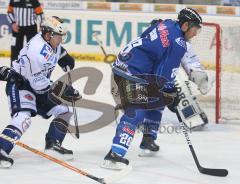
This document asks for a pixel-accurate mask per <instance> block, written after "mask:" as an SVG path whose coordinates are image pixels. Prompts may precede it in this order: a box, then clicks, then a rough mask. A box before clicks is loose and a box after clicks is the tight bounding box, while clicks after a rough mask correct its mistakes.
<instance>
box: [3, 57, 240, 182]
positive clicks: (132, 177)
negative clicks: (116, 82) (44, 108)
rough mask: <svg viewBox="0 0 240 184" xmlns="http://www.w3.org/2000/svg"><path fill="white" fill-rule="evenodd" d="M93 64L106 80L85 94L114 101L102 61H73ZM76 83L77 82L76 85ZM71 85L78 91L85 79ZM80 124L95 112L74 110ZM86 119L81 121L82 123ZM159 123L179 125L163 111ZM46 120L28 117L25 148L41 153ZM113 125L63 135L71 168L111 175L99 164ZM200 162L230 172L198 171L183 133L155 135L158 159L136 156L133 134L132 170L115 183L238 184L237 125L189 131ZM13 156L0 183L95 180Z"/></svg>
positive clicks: (18, 153) (21, 153)
mask: <svg viewBox="0 0 240 184" xmlns="http://www.w3.org/2000/svg"><path fill="white" fill-rule="evenodd" d="M0 65H1V66H2V65H7V60H6V59H1V64H0ZM81 66H92V67H97V69H99V70H101V71H103V73H104V80H103V82H102V83H101V85H100V87H99V88H98V90H97V92H96V94H95V95H85V94H83V98H88V99H92V100H96V101H102V102H106V103H109V104H114V103H113V99H112V97H111V95H110V92H109V90H108V87H109V82H110V80H109V75H110V69H109V66H107V65H106V64H100V63H86V62H80V63H77V67H81ZM62 74H63V72H62V71H61V70H60V69H59V68H58V69H56V71H55V72H54V73H53V76H54V78H55V79H57V78H58V77H59V76H61V75H62ZM78 82H79V83H78ZM78 82H76V83H75V84H74V86H75V87H76V88H78V89H79V90H80V92H81V93H82V91H81V89H82V85H84V82H85V81H84V80H81V81H78ZM4 88H5V82H0V90H1V94H2V95H1V99H0V107H1V109H0V117H1V123H0V129H1V130H3V128H4V127H5V126H6V125H7V124H8V122H9V120H10V115H9V111H8V105H7V98H6V95H5V89H4ZM78 112H79V113H78V118H79V122H80V124H84V123H86V122H89V121H90V119H91V120H92V119H94V117H97V116H98V115H99V113H96V111H95V112H94V111H85V112H84V110H82V109H81V110H80V109H78ZM83 122H84V123H83ZM163 122H164V123H166V124H168V125H169V124H170V125H174V127H175V126H177V119H176V118H175V115H174V114H172V113H170V112H169V111H166V112H165V113H164V117H163ZM49 123H50V120H44V119H41V118H40V117H36V118H32V125H31V127H30V128H29V130H28V131H27V132H26V133H25V134H24V135H23V137H22V139H21V141H22V142H23V143H25V144H27V145H29V146H32V147H34V148H36V149H39V150H41V151H43V149H44V145H45V143H44V138H45V133H46V132H47V130H48V126H49ZM115 127H116V125H115V123H114V122H113V123H112V124H110V125H108V126H107V127H105V128H102V129H100V130H97V131H94V132H90V133H86V134H81V136H80V139H79V140H76V139H73V138H72V137H71V136H70V135H67V136H66V139H65V140H64V146H65V147H67V148H69V149H72V150H73V151H74V160H73V161H71V162H68V163H69V164H72V165H73V166H75V167H77V168H79V169H82V170H84V171H87V172H89V173H90V174H92V175H96V176H99V177H104V176H110V175H111V174H113V173H114V172H113V171H108V170H104V169H102V168H100V167H99V165H100V164H101V162H102V160H103V157H104V156H105V155H106V153H107V152H108V151H109V149H110V146H111V141H112V138H113V135H114V133H115ZM190 138H191V141H192V143H193V146H194V149H195V151H196V153H197V155H198V158H199V161H200V163H201V164H202V166H204V167H209V168H226V169H228V170H229V175H228V176H227V177H224V178H219V177H213V176H207V175H203V174H200V173H199V172H198V170H197V168H196V166H195V163H194V161H193V158H192V155H191V153H190V151H189V148H188V145H187V144H186V141H185V137H184V136H183V135H182V134H181V133H179V134H178V133H171V134H169V133H163V134H161V135H159V137H158V140H157V143H158V144H159V145H160V147H161V148H160V149H161V150H160V151H159V153H158V155H157V156H156V157H153V158H141V157H138V153H139V151H140V150H139V144H140V141H141V134H140V133H137V134H136V135H135V139H134V141H133V142H132V145H131V148H130V149H129V151H128V154H127V155H126V157H127V158H128V159H129V160H130V162H131V164H132V166H133V171H132V172H131V173H130V174H129V175H128V176H126V177H125V178H123V179H122V180H121V181H119V182H118V183H119V184H130V183H131V184H238V183H239V179H240V176H239V172H240V126H239V125H236V124H234V125H232V124H231V125H229V124H219V125H216V124H214V123H210V124H209V125H208V127H207V128H206V129H205V131H201V132H193V133H192V134H191V135H190ZM11 156H12V157H13V159H14V160H15V164H14V167H13V168H11V169H2V170H0V184H20V183H21V184H80V183H81V184H91V183H96V182H94V181H93V180H91V179H88V178H87V177H84V176H82V175H79V174H77V173H74V172H73V171H71V170H69V169H66V168H64V167H62V166H59V165H57V164H55V163H53V162H51V161H48V160H46V159H45V158H42V157H40V156H38V155H36V154H33V153H31V152H29V151H27V150H25V149H22V148H20V147H18V146H16V147H15V148H14V150H13V151H12V154H11Z"/></svg>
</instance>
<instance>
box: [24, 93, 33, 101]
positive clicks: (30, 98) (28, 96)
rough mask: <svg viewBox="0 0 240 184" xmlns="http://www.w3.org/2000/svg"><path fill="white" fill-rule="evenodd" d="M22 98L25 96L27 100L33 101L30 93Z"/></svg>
mask: <svg viewBox="0 0 240 184" xmlns="http://www.w3.org/2000/svg"><path fill="white" fill-rule="evenodd" d="M24 98H26V99H27V100H29V101H33V97H32V95H30V94H26V95H24Z"/></svg>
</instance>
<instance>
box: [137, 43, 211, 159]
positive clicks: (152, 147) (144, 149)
mask: <svg viewBox="0 0 240 184" xmlns="http://www.w3.org/2000/svg"><path fill="white" fill-rule="evenodd" d="M186 44H187V52H186V53H185V54H184V56H183V58H182V60H181V65H182V67H183V69H184V71H185V72H186V73H187V75H188V77H189V80H191V81H192V82H194V83H195V84H196V85H197V86H198V89H199V91H200V92H201V94H206V93H207V92H208V91H209V82H208V75H207V72H206V71H205V69H204V67H203V66H202V65H201V63H200V60H199V58H198V56H197V55H196V54H195V52H194V50H193V48H192V45H191V44H190V43H189V42H186ZM180 70H181V69H180ZM178 72H179V71H178ZM178 75H179V74H177V75H176V76H177V78H178ZM177 82H179V81H176V83H177ZM183 82H184V81H183ZM183 85H184V84H183ZM185 103H186V101H185ZM192 103H195V102H194V101H192ZM180 104H181V101H180ZM178 106H180V105H178ZM163 110H164V108H162V109H158V110H151V111H149V112H148V113H147V116H146V117H145V118H144V121H143V123H142V125H141V130H142V131H143V138H142V141H141V144H140V149H141V153H140V154H139V156H153V155H154V154H155V153H156V152H158V151H159V146H158V145H157V144H156V143H155V140H156V139H157V135H158V130H159V126H160V124H161V119H162V114H163ZM182 119H184V117H183V118H182ZM183 122H184V121H183ZM198 123H199V125H197V126H203V125H204V124H206V122H203V121H201V120H200V119H199V121H198ZM191 126H194V125H191Z"/></svg>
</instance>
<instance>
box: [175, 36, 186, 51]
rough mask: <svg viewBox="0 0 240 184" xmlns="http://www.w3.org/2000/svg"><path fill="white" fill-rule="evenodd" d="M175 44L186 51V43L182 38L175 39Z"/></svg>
mask: <svg viewBox="0 0 240 184" xmlns="http://www.w3.org/2000/svg"><path fill="white" fill-rule="evenodd" d="M175 42H176V43H177V44H178V45H180V46H181V47H183V48H184V49H185V50H187V45H186V41H185V40H184V39H183V37H178V38H176V39H175Z"/></svg>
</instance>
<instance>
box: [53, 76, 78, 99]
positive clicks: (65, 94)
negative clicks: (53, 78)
mask: <svg viewBox="0 0 240 184" xmlns="http://www.w3.org/2000/svg"><path fill="white" fill-rule="evenodd" d="M50 93H51V94H53V95H54V96H56V97H58V99H59V98H60V99H59V100H61V99H64V100H66V101H68V102H72V100H74V101H77V100H79V99H81V98H82V96H81V95H80V94H79V92H78V91H77V90H76V89H74V88H73V87H72V86H70V85H67V84H65V83H63V82H62V81H57V82H56V83H55V84H54V85H53V86H52V89H51V91H50Z"/></svg>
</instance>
